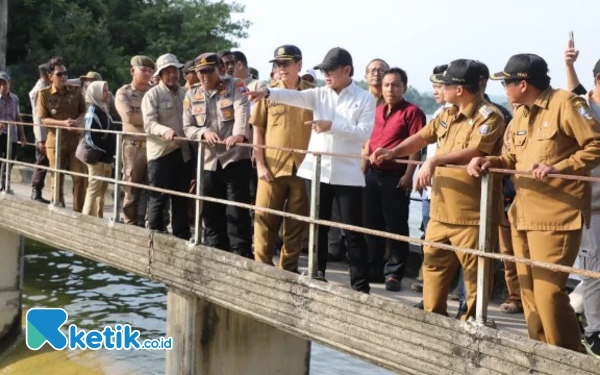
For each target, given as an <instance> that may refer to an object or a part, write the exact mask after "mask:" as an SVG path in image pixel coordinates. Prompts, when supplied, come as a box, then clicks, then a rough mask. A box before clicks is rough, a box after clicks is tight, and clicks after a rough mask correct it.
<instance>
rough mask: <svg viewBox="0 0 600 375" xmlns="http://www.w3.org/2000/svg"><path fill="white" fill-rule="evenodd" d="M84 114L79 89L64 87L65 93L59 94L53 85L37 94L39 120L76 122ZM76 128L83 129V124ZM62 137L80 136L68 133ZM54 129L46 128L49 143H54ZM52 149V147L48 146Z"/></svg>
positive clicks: (83, 102)
mask: <svg viewBox="0 0 600 375" xmlns="http://www.w3.org/2000/svg"><path fill="white" fill-rule="evenodd" d="M85 112H86V106H85V100H84V99H83V95H82V94H81V88H79V87H77V86H73V85H66V86H65V91H64V92H63V93H62V94H61V93H59V92H58V91H57V90H56V88H55V87H54V85H51V86H50V87H46V88H44V89H41V90H40V92H39V94H38V106H37V114H38V116H39V118H40V119H45V118H51V119H55V120H66V119H73V120H76V119H77V118H79V117H80V116H82V115H83V114H85ZM77 126H78V127H80V128H83V122H78V123H77ZM62 134H63V135H71V134H73V136H80V135H81V133H78V132H73V131H69V132H67V133H64V132H63V133H62ZM55 135H56V128H48V136H49V138H50V141H51V142H53V141H54V137H55ZM49 147H54V145H53V144H52V145H49Z"/></svg>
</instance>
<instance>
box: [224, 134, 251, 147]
mask: <svg viewBox="0 0 600 375" xmlns="http://www.w3.org/2000/svg"><path fill="white" fill-rule="evenodd" d="M245 140H246V138H245V137H244V136H243V135H230V136H229V137H227V138H226V139H225V148H226V149H227V150H229V149H230V148H231V147H233V146H235V145H236V144H238V143H243V142H244V141H245Z"/></svg>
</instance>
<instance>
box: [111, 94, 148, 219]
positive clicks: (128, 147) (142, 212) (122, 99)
mask: <svg viewBox="0 0 600 375" xmlns="http://www.w3.org/2000/svg"><path fill="white" fill-rule="evenodd" d="M147 91H148V90H143V91H142V90H138V89H137V88H136V87H135V86H134V85H133V83H130V84H127V85H124V86H123V87H121V88H120V89H119V90H117V94H116V100H115V105H116V107H117V111H118V112H119V116H121V119H122V121H123V131H124V132H129V133H142V134H144V133H145V132H144V119H143V116H142V98H143V97H144V94H145V93H146V92H147ZM122 172H123V181H126V182H133V183H136V184H147V183H148V160H147V158H146V137H144V136H140V137H135V136H124V137H123V171H122ZM124 190H125V199H124V202H123V216H124V221H125V224H134V225H139V226H144V224H145V221H146V205H147V200H146V199H145V194H144V191H143V190H142V189H138V188H134V187H130V186H124Z"/></svg>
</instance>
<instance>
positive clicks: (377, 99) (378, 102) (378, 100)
mask: <svg viewBox="0 0 600 375" xmlns="http://www.w3.org/2000/svg"><path fill="white" fill-rule="evenodd" d="M369 92H370V93H371V94H372V95H373V97H374V98H375V102H376V103H375V106H376V107H379V106H380V105H382V104H385V99H384V98H383V95H381V96H377V94H375V92H374V91H373V90H371V87H369Z"/></svg>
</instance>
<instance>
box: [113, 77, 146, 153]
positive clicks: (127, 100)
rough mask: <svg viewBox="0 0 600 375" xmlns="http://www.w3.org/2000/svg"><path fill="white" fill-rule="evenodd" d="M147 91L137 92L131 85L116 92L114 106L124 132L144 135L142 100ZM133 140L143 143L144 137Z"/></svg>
mask: <svg viewBox="0 0 600 375" xmlns="http://www.w3.org/2000/svg"><path fill="white" fill-rule="evenodd" d="M148 90H149V89H148ZM148 90H138V89H137V88H136V87H135V86H134V85H133V83H129V84H127V85H124V86H123V87H121V88H120V89H119V90H117V95H116V98H115V106H116V108H117V111H118V112H119V116H120V117H121V120H122V122H123V131H124V132H129V133H145V131H144V117H143V116H142V99H143V97H144V94H146V92H148ZM135 140H139V141H144V142H145V141H146V137H139V138H138V137H136V138H135Z"/></svg>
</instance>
